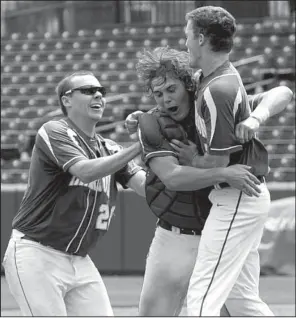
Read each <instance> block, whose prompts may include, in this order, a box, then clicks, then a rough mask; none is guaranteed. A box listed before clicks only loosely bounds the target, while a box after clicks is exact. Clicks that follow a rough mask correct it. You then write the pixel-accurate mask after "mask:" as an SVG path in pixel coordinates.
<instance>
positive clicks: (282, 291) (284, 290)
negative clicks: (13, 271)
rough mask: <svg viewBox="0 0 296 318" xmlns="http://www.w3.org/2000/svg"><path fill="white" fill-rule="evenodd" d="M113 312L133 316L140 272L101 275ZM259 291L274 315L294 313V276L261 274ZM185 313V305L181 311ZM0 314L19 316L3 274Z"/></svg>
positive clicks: (291, 314) (136, 303)
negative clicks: (138, 273)
mask: <svg viewBox="0 0 296 318" xmlns="http://www.w3.org/2000/svg"><path fill="white" fill-rule="evenodd" d="M103 279H104V281H105V284H106V286H107V289H108V292H109V295H110V299H111V303H112V306H113V309H114V314H115V316H137V313H138V310H137V306H138V302H139V296H140V290H141V286H142V282H143V277H142V276H104V277H103ZM260 295H261V297H262V299H264V300H265V301H266V302H267V303H268V305H270V307H271V309H272V310H273V312H274V314H275V315H276V316H280V317H283V316H285V317H287V316H290V317H295V277H294V276H262V277H261V279H260ZM181 315H182V316H186V308H185V307H184V308H183V310H182V313H181ZM1 316H20V311H19V309H18V306H17V304H16V302H15V301H14V299H13V297H12V296H11V294H10V292H9V289H8V286H7V283H6V281H5V278H4V277H3V276H2V277H1Z"/></svg>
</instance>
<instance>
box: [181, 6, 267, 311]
mask: <svg viewBox="0 0 296 318" xmlns="http://www.w3.org/2000/svg"><path fill="white" fill-rule="evenodd" d="M186 19H187V26H186V30H185V33H186V37H187V40H186V45H187V48H188V52H189V55H190V66H191V67H192V68H201V70H202V73H201V76H200V80H199V87H198V91H197V94H196V100H195V125H196V128H197V130H198V132H199V136H200V139H201V146H202V151H203V156H195V160H194V161H195V165H196V166H198V167H200V168H209V167H223V166H228V165H233V164H237V163H244V164H247V165H250V166H252V167H253V173H254V175H255V176H257V178H258V179H259V180H260V181H261V184H260V189H261V192H260V195H259V196H258V197H257V196H253V197H249V196H246V195H245V194H244V193H243V192H242V191H239V190H237V189H234V188H233V187H231V186H229V185H228V184H220V185H217V186H216V187H215V189H213V190H212V191H211V193H210V195H209V199H210V201H211V203H212V208H211V211H210V214H209V217H208V218H207V221H206V223H205V226H204V229H203V232H202V236H201V240H200V244H199V251H198V257H197V260H196V264H195V266H194V270H193V274H192V277H191V280H190V284H189V290H188V298H187V309H188V314H189V315H191V316H218V315H219V313H220V309H221V307H222V305H223V304H224V303H225V301H226V299H227V298H229V300H230V302H229V303H228V304H227V308H228V310H229V312H230V313H231V315H234V316H237V315H242V316H272V315H273V313H272V311H271V310H270V308H269V307H268V306H267V304H265V303H264V302H263V301H262V299H261V298H260V297H259V272H260V262H259V253H258V246H259V243H260V240H261V237H262V232H263V228H264V222H265V220H266V218H267V215H268V211H269V207H270V194H269V191H268V189H267V186H266V184H265V176H266V175H267V174H268V169H269V167H268V153H267V151H266V149H265V147H264V145H263V144H262V143H261V142H260V140H258V139H257V138H256V137H253V138H252V139H251V140H250V141H249V142H247V143H245V144H241V143H240V142H239V141H237V139H236V136H235V129H236V125H237V124H238V123H239V122H240V121H243V120H246V119H247V118H249V117H251V119H249V120H251V121H258V122H259V123H261V122H264V121H265V119H266V118H267V117H268V116H269V113H268V109H267V108H265V109H264V110H263V109H260V110H259V109H255V110H253V109H251V107H250V105H249V103H248V99H247V94H246V91H245V88H244V86H243V83H242V80H241V78H240V75H239V73H238V72H237V70H236V69H235V68H234V66H233V65H232V64H231V63H230V61H229V52H230V50H231V48H232V45H233V37H234V34H235V30H236V25H235V19H234V18H233V16H232V15H231V14H230V13H229V12H227V11H226V10H224V9H223V8H220V7H212V6H205V7H200V8H198V9H195V10H193V11H191V12H189V13H188V14H187V15H186Z"/></svg>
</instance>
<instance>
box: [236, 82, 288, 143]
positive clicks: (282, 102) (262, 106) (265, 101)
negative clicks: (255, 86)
mask: <svg viewBox="0 0 296 318" xmlns="http://www.w3.org/2000/svg"><path fill="white" fill-rule="evenodd" d="M258 95H259V96H258ZM257 96H258V97H257ZM256 97H257V98H258V101H259V104H258V105H257V107H254V108H255V110H253V112H252V113H251V114H250V116H249V117H248V118H247V119H245V120H243V121H242V122H240V123H239V124H238V125H236V127H235V136H236V137H237V139H238V140H239V141H240V142H241V143H245V142H247V141H249V140H250V139H251V138H253V137H254V135H255V133H256V132H257V131H258V130H259V128H260V126H261V125H262V124H263V123H264V122H265V121H266V120H267V119H268V118H270V117H272V116H274V115H277V114H278V113H280V112H282V111H283V110H284V109H285V108H286V107H287V106H288V104H289V103H290V101H291V99H292V97H293V92H292V91H291V90H290V89H289V88H288V87H286V86H278V87H275V88H273V89H271V90H269V91H267V92H265V93H261V94H257V95H253V96H251V98H252V99H253V100H255V99H256ZM251 104H253V103H251Z"/></svg>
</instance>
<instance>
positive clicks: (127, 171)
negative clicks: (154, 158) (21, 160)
mask: <svg viewBox="0 0 296 318" xmlns="http://www.w3.org/2000/svg"><path fill="white" fill-rule="evenodd" d="M121 148H122V147H121V146H120V145H118V144H117V143H115V142H113V141H111V140H108V139H103V138H102V137H101V136H100V135H96V136H95V138H90V137H88V136H86V135H85V134H84V133H83V132H82V131H81V130H80V129H79V128H78V127H76V125H74V123H73V122H71V121H70V119H68V118H67V119H60V120H57V121H55V120H53V121H49V122H47V123H45V124H44V125H43V126H42V127H41V128H40V129H39V131H38V133H37V136H36V143H35V146H34V149H33V153H32V159H31V166H30V171H29V181H28V186H27V189H26V191H25V194H24V197H23V200H22V202H21V206H20V208H19V211H18V213H17V215H16V216H15V218H14V219H13V224H12V226H13V228H14V229H17V230H19V231H21V232H23V233H24V234H26V235H28V236H29V237H31V238H32V239H34V240H36V241H38V242H40V243H42V244H44V245H47V246H51V247H53V248H55V249H57V250H60V251H64V252H67V253H70V254H75V255H81V256H85V255H86V254H87V253H88V251H89V248H90V247H91V246H92V245H93V244H94V243H95V242H96V240H97V238H98V237H100V236H102V235H104V234H105V233H106V231H107V230H108V227H109V223H110V220H111V218H112V215H113V212H114V209H115V200H116V194H117V187H116V182H119V183H121V184H122V186H125V184H126V183H127V182H128V180H129V179H130V178H131V177H132V176H133V175H134V174H135V173H136V172H138V171H139V170H141V168H140V167H139V166H137V165H136V164H135V163H134V162H133V161H131V162H130V163H128V165H126V166H125V167H124V168H123V169H121V170H120V171H118V172H117V173H116V174H114V175H111V176H106V177H104V178H101V179H98V180H95V181H93V182H90V183H87V184H85V183H83V182H81V181H80V180H79V179H78V178H77V177H75V176H73V175H71V174H70V173H69V168H70V167H71V166H72V165H73V164H75V163H76V162H78V161H80V160H85V159H94V158H98V157H103V156H108V155H111V154H114V153H115V152H117V151H119V150H120V149H121Z"/></svg>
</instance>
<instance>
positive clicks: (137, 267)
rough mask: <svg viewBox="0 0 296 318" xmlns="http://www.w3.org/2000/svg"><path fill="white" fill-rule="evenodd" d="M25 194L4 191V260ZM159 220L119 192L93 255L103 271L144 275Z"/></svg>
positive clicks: (280, 190) (128, 193) (287, 191)
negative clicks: (107, 229) (113, 209)
mask: <svg viewBox="0 0 296 318" xmlns="http://www.w3.org/2000/svg"><path fill="white" fill-rule="evenodd" d="M273 188H274V189H273ZM270 191H271V198H272V200H277V199H280V198H285V197H290V196H295V187H278V186H271V189H270ZM23 194H24V188H23V187H17V186H14V187H13V188H12V189H5V188H3V187H2V189H1V260H2V259H3V256H4V253H5V250H6V247H7V244H8V240H9V237H10V234H11V222H12V219H13V217H14V215H15V214H16V213H17V210H18V208H19V205H20V202H21V200H22V197H23ZM156 220H157V219H156V217H155V216H154V214H153V213H152V212H151V211H150V209H149V207H148V205H147V204H146V202H145V199H144V198H142V197H140V196H138V195H137V194H136V193H134V192H133V191H132V190H121V191H119V195H118V198H117V207H116V209H115V214H114V217H113V219H112V222H111V224H110V229H109V231H108V233H107V234H106V235H105V236H104V237H103V238H102V239H101V240H100V241H99V242H98V243H97V245H96V246H95V247H94V248H93V250H92V251H91V253H90V256H91V257H92V259H93V261H94V263H95V264H96V266H97V267H98V269H99V270H100V272H101V273H104V274H142V273H144V268H145V261H146V256H147V253H148V249H149V246H150V243H151V240H152V238H153V235H154V230H155V223H156ZM1 269H2V268H1ZM1 272H2V270H1Z"/></svg>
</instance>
